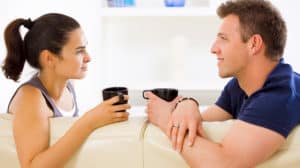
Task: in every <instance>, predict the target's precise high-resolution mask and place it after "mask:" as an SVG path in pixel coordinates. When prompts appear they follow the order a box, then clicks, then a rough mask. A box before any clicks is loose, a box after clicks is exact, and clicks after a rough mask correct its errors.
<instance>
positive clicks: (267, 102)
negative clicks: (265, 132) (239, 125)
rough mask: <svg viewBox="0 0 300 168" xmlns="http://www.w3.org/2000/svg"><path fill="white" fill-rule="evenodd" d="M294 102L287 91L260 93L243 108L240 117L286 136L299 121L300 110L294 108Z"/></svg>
mask: <svg viewBox="0 0 300 168" xmlns="http://www.w3.org/2000/svg"><path fill="white" fill-rule="evenodd" d="M249 101H250V100H249ZM246 103H247V102H246ZM294 103H295V100H294V99H293V97H291V96H290V95H289V94H287V93H286V94H282V93H280V94H279V93H278V92H272V93H260V94H258V95H255V96H254V97H253V100H251V102H250V103H249V104H247V105H246V106H245V108H242V109H241V112H240V114H239V115H238V119H239V120H242V121H245V122H248V123H251V124H255V125H258V126H261V127H264V128H267V129H270V130H272V131H275V132H277V133H279V134H280V135H282V136H283V137H285V138H286V137H287V136H288V135H289V133H290V132H291V131H292V129H293V128H294V127H295V126H296V125H297V123H298V122H299V117H300V116H299V112H297V109H295V108H293V107H295V106H294V105H295V104H294Z"/></svg>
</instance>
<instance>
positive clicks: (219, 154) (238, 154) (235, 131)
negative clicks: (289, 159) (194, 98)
mask: <svg viewBox="0 0 300 168" xmlns="http://www.w3.org/2000/svg"><path fill="white" fill-rule="evenodd" d="M284 141H285V138H284V137H283V136H282V135H280V134H278V133H276V132H274V131H271V130H269V129H266V128H263V127H260V126H256V125H253V124H249V123H247V122H244V121H240V120H237V121H235V123H234V124H233V126H232V128H231V129H230V130H229V132H228V134H227V135H226V136H225V137H224V139H223V141H222V142H221V143H214V142H212V141H210V140H208V139H205V138H203V137H199V136H197V137H196V140H195V142H194V145H193V146H188V142H187V140H185V141H184V146H183V150H182V153H181V155H182V156H183V158H184V159H185V160H186V161H187V163H188V164H189V165H190V166H191V167H214V168H218V167H222V168H226V167H229V168H241V167H243V168H248V167H255V166H256V165H257V164H259V163H261V162H263V161H265V160H266V159H267V158H269V157H270V156H271V155H272V154H273V153H274V152H275V151H276V150H277V149H278V148H279V147H280V146H281V145H282V144H283V143H284Z"/></svg>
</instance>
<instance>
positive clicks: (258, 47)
mask: <svg viewBox="0 0 300 168" xmlns="http://www.w3.org/2000/svg"><path fill="white" fill-rule="evenodd" d="M263 46H264V41H263V39H262V37H261V35H259V34H254V35H253V36H252V37H250V39H249V40H248V49H249V51H250V54H251V55H257V54H258V53H260V52H263V48H264V47H263Z"/></svg>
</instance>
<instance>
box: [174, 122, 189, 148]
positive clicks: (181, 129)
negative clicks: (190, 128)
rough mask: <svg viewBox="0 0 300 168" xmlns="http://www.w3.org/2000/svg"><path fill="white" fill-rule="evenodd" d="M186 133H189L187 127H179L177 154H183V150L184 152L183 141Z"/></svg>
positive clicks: (182, 125)
mask: <svg viewBox="0 0 300 168" xmlns="http://www.w3.org/2000/svg"><path fill="white" fill-rule="evenodd" d="M186 131H187V127H186V125H185V124H181V125H180V127H179V131H178V135H177V142H176V150H177V152H181V150H182V146H183V141H184V137H185V134H186Z"/></svg>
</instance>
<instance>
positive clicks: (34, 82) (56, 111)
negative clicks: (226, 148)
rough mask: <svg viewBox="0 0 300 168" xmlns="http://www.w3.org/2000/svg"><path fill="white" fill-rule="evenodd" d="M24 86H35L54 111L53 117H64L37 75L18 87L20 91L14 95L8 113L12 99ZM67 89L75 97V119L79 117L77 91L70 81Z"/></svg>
mask: <svg viewBox="0 0 300 168" xmlns="http://www.w3.org/2000/svg"><path fill="white" fill-rule="evenodd" d="M24 85H31V86H34V87H36V88H38V89H39V90H40V91H41V92H42V94H43V96H44V98H45V100H46V102H47V105H48V107H49V108H50V109H51V110H52V111H53V117H62V116H63V115H62V113H61V112H60V111H59V109H58V108H57V107H56V105H55V103H54V102H53V100H52V98H51V97H50V96H49V94H48V91H47V90H46V88H45V87H44V85H43V84H42V82H41V81H40V79H39V78H38V77H37V76H36V75H35V76H34V77H33V78H31V79H30V80H29V81H27V82H25V83H23V84H22V85H20V86H19V87H18V89H17V90H16V92H15V93H14V94H13V96H12V98H11V99H10V101H9V104H8V108H7V113H8V112H9V111H8V110H9V106H10V103H11V101H12V99H13V98H14V97H15V95H16V93H17V91H18V90H19V88H21V87H22V86H24ZM67 88H68V90H69V91H70V92H71V94H72V95H73V103H74V106H75V112H74V114H73V117H76V116H78V106H77V100H76V94H75V90H74V88H73V86H72V84H71V83H70V82H69V81H68V82H67Z"/></svg>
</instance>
